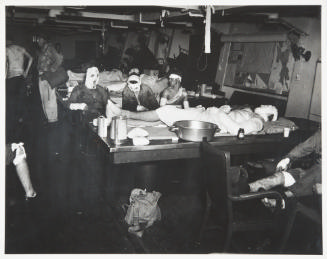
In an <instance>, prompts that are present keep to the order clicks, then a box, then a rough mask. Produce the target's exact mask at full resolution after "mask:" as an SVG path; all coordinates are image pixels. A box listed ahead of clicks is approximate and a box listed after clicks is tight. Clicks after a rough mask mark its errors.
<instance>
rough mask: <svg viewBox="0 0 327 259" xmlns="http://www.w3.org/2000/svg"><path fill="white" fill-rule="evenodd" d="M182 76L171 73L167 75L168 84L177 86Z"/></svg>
mask: <svg viewBox="0 0 327 259" xmlns="http://www.w3.org/2000/svg"><path fill="white" fill-rule="evenodd" d="M181 81H182V78H181V77H180V76H179V75H176V74H171V75H170V76H169V86H170V87H174V88H175V87H177V88H179V87H180V85H181Z"/></svg>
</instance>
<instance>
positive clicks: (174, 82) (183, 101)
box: [160, 72, 189, 108]
mask: <svg viewBox="0 0 327 259" xmlns="http://www.w3.org/2000/svg"><path fill="white" fill-rule="evenodd" d="M168 79H169V81H168V87H167V88H166V89H165V90H164V91H163V92H162V94H161V98H160V106H164V105H167V104H169V105H183V106H184V108H189V103H188V101H187V92H186V90H185V88H183V87H181V82H182V77H181V75H180V73H178V72H170V74H169V77H168Z"/></svg>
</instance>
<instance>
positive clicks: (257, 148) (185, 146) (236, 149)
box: [89, 123, 299, 164]
mask: <svg viewBox="0 0 327 259" xmlns="http://www.w3.org/2000/svg"><path fill="white" fill-rule="evenodd" d="M89 129H90V130H91V132H93V134H94V136H95V137H96V138H98V139H101V142H102V143H103V144H104V145H105V146H106V148H107V151H108V154H109V156H110V159H111V162H112V163H114V164H122V163H133V162H148V161H158V160H170V159H190V158H199V157H200V142H190V141H184V140H181V139H179V140H178V141H173V140H171V139H167V140H150V144H149V145H145V146H134V145H133V143H132V140H130V139H128V140H127V141H126V142H125V143H123V144H120V145H115V144H114V142H113V141H112V140H111V139H110V137H109V131H108V137H106V138H101V137H99V136H98V134H97V127H94V126H93V125H92V124H91V123H90V124H89ZM298 134H299V133H298V132H296V131H295V132H291V133H290V136H289V137H288V138H284V137H283V134H270V135H247V136H245V138H244V139H241V140H240V139H238V138H237V137H236V136H218V137H214V138H213V140H212V141H210V143H211V144H212V145H213V146H216V147H219V148H221V149H223V150H227V151H230V152H231V154H234V155H235V154H236V155H237V154H255V153H261V152H270V151H275V152H283V151H284V150H289V149H290V148H291V147H293V146H295V145H296V144H297V143H298V142H299V141H298V137H297V136H298Z"/></svg>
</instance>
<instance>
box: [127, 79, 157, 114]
mask: <svg viewBox="0 0 327 259" xmlns="http://www.w3.org/2000/svg"><path fill="white" fill-rule="evenodd" d="M158 107H159V104H158V102H157V99H156V97H155V95H154V93H153V91H152V90H151V88H150V87H149V86H147V85H144V84H141V79H140V77H139V75H138V74H137V73H130V76H129V77H128V80H127V85H126V86H125V87H124V89H123V99H122V108H123V109H124V110H129V111H146V110H155V109H157V108H158Z"/></svg>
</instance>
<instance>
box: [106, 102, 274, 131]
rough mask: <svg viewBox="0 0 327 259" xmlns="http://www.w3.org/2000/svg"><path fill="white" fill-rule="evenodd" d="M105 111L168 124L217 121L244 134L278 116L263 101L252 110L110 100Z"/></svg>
mask: <svg viewBox="0 0 327 259" xmlns="http://www.w3.org/2000/svg"><path fill="white" fill-rule="evenodd" d="M106 115H107V118H109V117H113V116H117V115H123V116H126V117H127V118H128V119H134V120H143V121H152V122H155V121H162V122H163V123H165V124H167V125H168V126H172V125H173V124H174V122H176V121H180V120H198V121H205V122H211V123H214V124H216V125H217V126H218V127H219V128H220V130H221V132H224V133H230V134H231V135H237V133H238V131H239V129H240V128H243V129H244V134H251V133H256V132H258V131H260V130H262V128H263V123H264V121H267V120H268V117H269V116H270V115H274V120H276V119H277V109H276V107H274V106H272V105H262V106H260V107H258V108H256V109H255V110H254V112H253V111H252V110H251V109H250V108H245V109H240V110H231V108H230V107H229V106H228V105H224V106H221V107H220V108H217V107H210V108H207V109H205V108H203V107H196V108H188V109H180V108H178V107H176V106H173V105H166V106H162V107H160V108H158V109H156V110H153V111H145V112H131V111H126V110H122V109H120V108H119V107H118V106H116V105H115V104H114V103H113V102H111V101H110V100H109V101H108V105H107V110H106Z"/></svg>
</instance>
